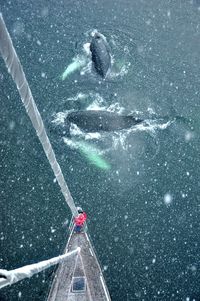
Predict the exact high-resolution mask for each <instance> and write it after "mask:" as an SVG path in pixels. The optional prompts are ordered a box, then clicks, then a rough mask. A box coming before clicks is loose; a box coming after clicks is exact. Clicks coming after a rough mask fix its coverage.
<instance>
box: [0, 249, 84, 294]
mask: <svg viewBox="0 0 200 301" xmlns="http://www.w3.org/2000/svg"><path fill="white" fill-rule="evenodd" d="M80 250H81V249H80V248H79V247H78V248H77V249H76V250H74V251H72V252H69V253H66V254H64V255H60V256H57V257H53V258H51V259H48V260H44V261H41V262H39V263H34V264H30V265H26V266H24V267H21V268H18V269H15V270H11V271H7V270H1V269H0V289H1V288H2V287H4V286H7V285H12V284H14V283H16V282H18V281H20V280H22V279H25V278H30V277H32V276H33V275H34V274H37V273H39V272H41V271H43V270H46V269H47V268H49V267H51V266H53V265H55V264H57V263H60V262H63V261H65V260H66V259H67V258H68V257H69V256H72V255H78V254H80ZM77 257H78V256H76V260H77Z"/></svg>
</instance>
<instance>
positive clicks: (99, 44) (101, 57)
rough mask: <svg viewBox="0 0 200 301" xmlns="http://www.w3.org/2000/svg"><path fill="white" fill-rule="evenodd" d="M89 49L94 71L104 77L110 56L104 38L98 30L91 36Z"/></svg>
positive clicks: (108, 66)
mask: <svg viewBox="0 0 200 301" xmlns="http://www.w3.org/2000/svg"><path fill="white" fill-rule="evenodd" d="M90 51H91V54H92V61H93V65H94V68H95V70H96V72H97V73H98V74H99V75H100V76H101V77H102V78H105V77H106V75H107V72H108V70H109V68H110V66H111V56H110V51H109V46H108V44H107V42H106V38H105V37H104V36H103V35H102V34H100V33H99V32H96V33H95V34H94V36H93V38H92V41H91V44H90Z"/></svg>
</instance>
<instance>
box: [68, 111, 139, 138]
mask: <svg viewBox="0 0 200 301" xmlns="http://www.w3.org/2000/svg"><path fill="white" fill-rule="evenodd" d="M65 121H66V123H67V124H69V123H74V124H76V125H77V126H78V127H79V128H80V129H81V130H83V131H84V132H87V133H92V132H100V131H102V132H103V131H104V132H111V131H119V130H122V129H128V128H131V127H132V126H134V125H136V124H139V123H142V122H143V120H142V119H138V118H136V117H133V116H131V115H120V114H117V113H113V112H108V111H101V110H98V111H96V110H88V111H75V112H70V113H69V114H68V115H67V117H66V120H65Z"/></svg>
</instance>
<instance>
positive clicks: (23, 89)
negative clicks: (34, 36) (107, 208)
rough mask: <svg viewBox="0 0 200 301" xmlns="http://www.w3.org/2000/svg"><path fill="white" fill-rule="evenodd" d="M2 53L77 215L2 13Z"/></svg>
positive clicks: (69, 204) (66, 198)
mask: <svg viewBox="0 0 200 301" xmlns="http://www.w3.org/2000/svg"><path fill="white" fill-rule="evenodd" d="M0 53H1V55H2V58H3V59H4V61H5V64H6V67H7V69H8V72H9V73H10V74H11V76H12V78H13V81H14V82H15V84H16V86H17V89H18V91H19V94H20V96H21V100H22V102H23V104H24V106H25V109H26V112H27V114H28V116H29V118H30V119H31V122H32V124H33V127H34V128H35V130H36V133H37V136H38V138H39V140H40V142H41V144H42V146H43V149H44V152H45V154H46V156H47V159H48V161H49V163H50V165H51V168H52V169H53V172H54V175H55V177H56V179H57V181H58V184H59V185H60V188H61V191H62V193H63V195H64V198H65V200H66V202H67V204H68V206H69V207H70V209H71V212H72V215H73V216H77V215H78V212H77V208H76V206H75V204H74V200H73V198H72V196H71V193H70V191H69V188H68V186H67V183H66V182H65V179H64V176H63V173H62V171H61V168H60V165H59V164H58V162H57V160H56V157H55V153H54V150H53V148H52V146H51V143H50V140H49V138H48V136H47V133H46V130H45V127H44V123H43V120H42V118H41V115H40V112H39V111H38V109H37V106H36V103H35V101H34V99H33V96H32V93H31V90H30V87H29V84H28V82H27V80H26V77H25V74H24V71H23V68H22V65H21V63H20V61H19V58H18V56H17V53H16V51H15V48H14V46H13V43H12V40H11V37H10V35H9V32H8V30H7V28H6V25H5V22H4V20H3V16H2V14H1V13H0Z"/></svg>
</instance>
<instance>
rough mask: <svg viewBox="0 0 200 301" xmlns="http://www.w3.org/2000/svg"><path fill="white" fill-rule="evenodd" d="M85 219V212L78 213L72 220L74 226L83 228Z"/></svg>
mask: <svg viewBox="0 0 200 301" xmlns="http://www.w3.org/2000/svg"><path fill="white" fill-rule="evenodd" d="M86 219H87V214H86V213H85V212H83V213H79V215H78V216H77V217H75V218H74V222H75V225H76V226H83V224H84V222H85V221H86Z"/></svg>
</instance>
